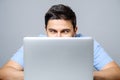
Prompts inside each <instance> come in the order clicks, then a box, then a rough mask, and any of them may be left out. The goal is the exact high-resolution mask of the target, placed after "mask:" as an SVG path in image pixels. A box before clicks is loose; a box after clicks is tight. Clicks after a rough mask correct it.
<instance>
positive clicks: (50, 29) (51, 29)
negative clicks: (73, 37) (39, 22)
mask: <svg viewBox="0 0 120 80" xmlns="http://www.w3.org/2000/svg"><path fill="white" fill-rule="evenodd" d="M48 30H49V31H57V30H56V29H53V28H49V29H48Z"/></svg>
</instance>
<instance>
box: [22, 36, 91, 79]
mask: <svg viewBox="0 0 120 80" xmlns="http://www.w3.org/2000/svg"><path fill="white" fill-rule="evenodd" d="M24 62H25V63H24V64H25V66H24V75H25V76H24V80H93V39H92V38H90V37H84V38H48V37H25V38H24Z"/></svg>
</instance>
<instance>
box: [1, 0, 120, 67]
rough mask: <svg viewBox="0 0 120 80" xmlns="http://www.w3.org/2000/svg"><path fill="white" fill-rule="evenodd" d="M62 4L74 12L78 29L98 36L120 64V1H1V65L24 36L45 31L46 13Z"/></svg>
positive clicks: (20, 43)
mask: <svg viewBox="0 0 120 80" xmlns="http://www.w3.org/2000/svg"><path fill="white" fill-rule="evenodd" d="M60 3H62V4H66V5H68V6H70V7H71V8H72V9H73V10H74V11H75V13H76V16H77V26H78V28H79V30H78V32H80V33H82V34H83V35H87V36H91V37H93V38H95V39H96V40H97V41H98V42H99V43H100V44H101V45H102V46H103V47H104V49H105V50H106V51H107V52H108V54H109V55H110V56H111V57H112V58H113V59H114V60H115V61H116V62H117V63H118V64H119V65H120V0H42V1H41V0H0V67H1V66H2V65H3V64H5V63H6V62H7V61H8V60H9V59H10V58H11V57H12V56H13V54H14V53H15V52H16V51H17V50H18V49H19V48H20V47H21V46H22V45H23V37H25V36H38V35H39V34H45V32H44V31H45V29H44V26H45V25H44V14H45V13H46V11H47V10H48V9H49V8H50V7H51V5H54V4H60Z"/></svg>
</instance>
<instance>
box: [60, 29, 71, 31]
mask: <svg viewBox="0 0 120 80" xmlns="http://www.w3.org/2000/svg"><path fill="white" fill-rule="evenodd" d="M62 31H70V29H63V30H62Z"/></svg>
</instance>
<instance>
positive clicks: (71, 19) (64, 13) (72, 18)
mask: <svg viewBox="0 0 120 80" xmlns="http://www.w3.org/2000/svg"><path fill="white" fill-rule="evenodd" d="M45 29H46V34H47V36H48V37H83V36H82V35H81V34H76V32H77V26H76V15H75V13H74V12H73V11H72V9H71V8H70V7H69V6H65V5H62V4H58V5H53V6H52V7H51V8H50V9H49V10H48V12H47V13H46V15H45ZM94 67H95V68H96V69H97V70H98V71H95V72H94V80H120V68H119V66H118V65H117V64H116V63H115V62H114V61H113V60H112V59H111V58H110V57H109V56H108V55H107V53H106V52H105V51H104V50H103V48H102V47H101V46H100V45H99V44H98V43H97V42H96V41H94ZM23 71H24V62H23V48H21V49H20V50H19V51H18V52H17V53H16V54H15V55H14V56H13V57H12V58H11V60H10V61H9V62H8V63H7V64H5V65H4V66H3V68H2V69H1V70H0V80H24V78H23V77H24V74H23Z"/></svg>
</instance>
